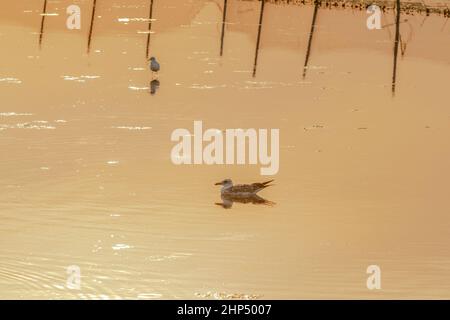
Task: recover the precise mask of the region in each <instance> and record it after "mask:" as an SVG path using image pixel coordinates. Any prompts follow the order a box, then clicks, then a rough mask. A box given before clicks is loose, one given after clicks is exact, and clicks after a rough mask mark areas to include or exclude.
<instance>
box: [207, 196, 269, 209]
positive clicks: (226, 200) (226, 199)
mask: <svg viewBox="0 0 450 320" xmlns="http://www.w3.org/2000/svg"><path fill="white" fill-rule="evenodd" d="M220 197H221V199H222V202H216V203H215V204H216V205H218V206H221V207H222V208H224V209H231V207H232V206H233V203H235V202H238V203H252V204H259V205H266V206H273V205H275V202H272V201H269V200H267V199H264V198H261V197H260V196H258V195H256V194H253V195H248V196H239V195H227V194H222V195H221V196H220Z"/></svg>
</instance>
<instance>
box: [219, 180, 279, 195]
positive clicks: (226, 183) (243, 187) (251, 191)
mask: <svg viewBox="0 0 450 320" xmlns="http://www.w3.org/2000/svg"><path fill="white" fill-rule="evenodd" d="M271 182H273V180H269V181H266V182H262V183H258V182H257V183H252V184H237V185H235V186H234V185H233V181H231V179H225V180H223V181H221V182H217V183H216V186H217V185H221V186H222V189H221V190H220V193H221V194H222V195H233V196H242V197H246V196H252V195H256V193H258V192H259V191H261V190H262V189H265V188H267V187H270V186H271V184H270V183H271Z"/></svg>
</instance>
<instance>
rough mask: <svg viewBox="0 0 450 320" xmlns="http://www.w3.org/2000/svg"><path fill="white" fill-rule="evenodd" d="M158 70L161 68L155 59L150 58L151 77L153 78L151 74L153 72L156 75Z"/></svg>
mask: <svg viewBox="0 0 450 320" xmlns="http://www.w3.org/2000/svg"><path fill="white" fill-rule="evenodd" d="M160 68H161V67H160V65H159V62H158V61H156V58H155V57H151V58H150V70H152V76H153V74H154V73H155V72H156V73H158V71H159V69H160Z"/></svg>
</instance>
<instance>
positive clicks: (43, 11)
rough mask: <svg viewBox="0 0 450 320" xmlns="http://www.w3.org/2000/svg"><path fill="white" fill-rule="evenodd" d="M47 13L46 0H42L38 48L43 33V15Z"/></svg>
mask: <svg viewBox="0 0 450 320" xmlns="http://www.w3.org/2000/svg"><path fill="white" fill-rule="evenodd" d="M46 14H47V0H44V8H42V17H41V29H40V31H39V48H40V47H41V45H42V37H43V35H44V24H45V15H46Z"/></svg>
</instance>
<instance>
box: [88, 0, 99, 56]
mask: <svg viewBox="0 0 450 320" xmlns="http://www.w3.org/2000/svg"><path fill="white" fill-rule="evenodd" d="M93 1H94V2H93V4H92V15H91V25H90V27H89V36H88V44H87V52H88V53H89V51H90V50H91V41H92V30H93V28H94V18H95V9H96V6H97V0H93Z"/></svg>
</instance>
